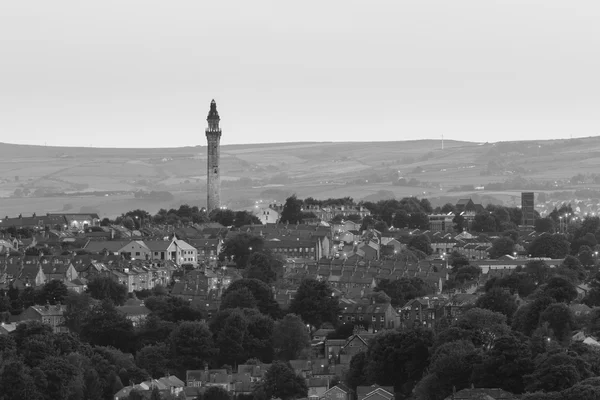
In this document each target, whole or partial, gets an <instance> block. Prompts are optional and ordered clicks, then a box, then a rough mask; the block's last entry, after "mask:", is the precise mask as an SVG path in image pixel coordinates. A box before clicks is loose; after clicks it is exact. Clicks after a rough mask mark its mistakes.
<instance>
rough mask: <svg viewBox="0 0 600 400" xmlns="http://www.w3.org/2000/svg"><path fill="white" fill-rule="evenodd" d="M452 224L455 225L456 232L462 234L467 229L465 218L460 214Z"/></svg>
mask: <svg viewBox="0 0 600 400" xmlns="http://www.w3.org/2000/svg"><path fill="white" fill-rule="evenodd" d="M452 223H453V224H454V230H455V231H456V232H459V233H460V232H462V231H463V230H464V229H465V217H463V216H462V215H460V214H456V215H455V216H454V218H452Z"/></svg>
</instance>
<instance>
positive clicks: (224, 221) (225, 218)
mask: <svg viewBox="0 0 600 400" xmlns="http://www.w3.org/2000/svg"><path fill="white" fill-rule="evenodd" d="M210 220H211V221H213V222H218V223H220V224H221V225H223V226H232V225H233V223H234V221H235V213H234V212H233V211H231V210H222V209H220V208H217V209H215V210H213V211H212V212H211V213H210Z"/></svg>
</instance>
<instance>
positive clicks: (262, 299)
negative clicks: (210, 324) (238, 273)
mask: <svg viewBox="0 0 600 400" xmlns="http://www.w3.org/2000/svg"><path fill="white" fill-rule="evenodd" d="M242 288H245V289H247V290H248V291H250V293H252V296H253V297H254V299H255V300H256V305H257V307H258V310H259V311H260V312H261V313H262V314H265V315H269V316H270V317H272V318H279V316H280V314H281V309H280V307H279V304H278V303H277V302H276V301H275V297H274V296H273V291H272V290H271V288H270V287H269V286H268V285H267V284H266V283H264V282H262V281H259V280H258V279H240V280H237V281H235V282H233V283H232V284H231V285H229V286H228V287H227V289H225V291H224V292H223V295H222V296H223V298H227V297H228V295H229V293H232V292H236V291H238V290H240V289H242ZM221 309H223V305H222V306H221Z"/></svg>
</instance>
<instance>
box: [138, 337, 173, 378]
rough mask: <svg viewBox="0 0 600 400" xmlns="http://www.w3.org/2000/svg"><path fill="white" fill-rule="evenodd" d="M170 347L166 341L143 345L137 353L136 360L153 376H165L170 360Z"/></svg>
mask: <svg viewBox="0 0 600 400" xmlns="http://www.w3.org/2000/svg"><path fill="white" fill-rule="evenodd" d="M170 355H171V353H170V348H169V346H168V345H166V344H165V343H161V344H158V345H148V346H144V347H142V348H141V349H140V350H138V351H137V352H136V354H135V361H136V363H137V365H138V366H139V367H140V368H143V369H145V370H146V371H148V373H149V374H150V375H151V376H152V377H153V378H160V377H163V376H165V374H166V372H167V370H168V365H169V361H170Z"/></svg>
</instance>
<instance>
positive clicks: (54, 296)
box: [40, 279, 69, 305]
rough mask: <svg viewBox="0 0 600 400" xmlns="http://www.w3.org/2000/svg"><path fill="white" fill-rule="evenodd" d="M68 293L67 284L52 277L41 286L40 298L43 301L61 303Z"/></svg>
mask: <svg viewBox="0 0 600 400" xmlns="http://www.w3.org/2000/svg"><path fill="white" fill-rule="evenodd" d="M68 294H69V290H68V289H67V286H66V285H65V284H64V283H63V282H62V281H59V280H56V279H53V280H51V281H50V282H48V283H46V284H45V285H44V286H42V290H41V293H40V300H41V301H42V302H43V303H50V304H52V305H54V304H57V303H63V302H64V300H65V298H66V297H67V296H68Z"/></svg>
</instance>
